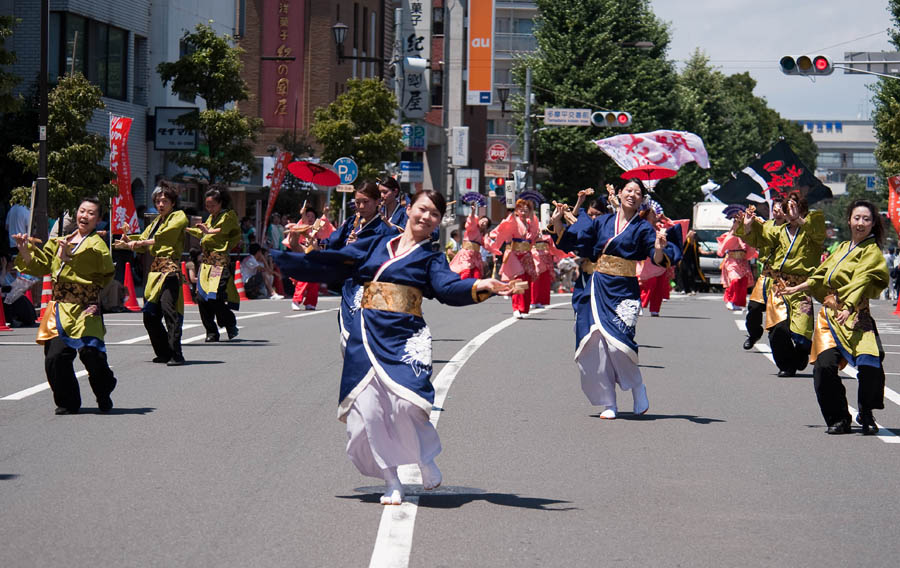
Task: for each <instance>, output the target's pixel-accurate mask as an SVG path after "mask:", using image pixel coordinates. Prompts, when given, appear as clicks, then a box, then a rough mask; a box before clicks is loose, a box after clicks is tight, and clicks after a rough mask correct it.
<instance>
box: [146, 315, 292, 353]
mask: <svg viewBox="0 0 900 568" xmlns="http://www.w3.org/2000/svg"><path fill="white" fill-rule="evenodd" d="M277 313H278V312H257V313H254V314H244V315H240V316H237V317H236V318H235V319H236V320H238V321H241V320H246V319H250V318H258V317H262V316H270V315H272V314H277ZM191 327H199V326H196V325H192V326H191ZM238 329H240V327H239V328H238ZM219 333H225V329H224V328H221V327H220V328H219ZM144 337H146V336H144ZM201 339H206V332H205V331H204V332H203V333H201V334H200V335H195V336H193V337H188V338H187V339H182V340H181V344H182V345H184V344H185V343H194V342H195V341H200V340H201Z"/></svg>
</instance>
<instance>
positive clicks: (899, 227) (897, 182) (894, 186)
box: [888, 176, 900, 233]
mask: <svg viewBox="0 0 900 568" xmlns="http://www.w3.org/2000/svg"><path fill="white" fill-rule="evenodd" d="M888 188H889V189H888V219H890V220H891V224H892V225H893V226H894V230H896V231H897V232H898V233H900V176H891V177H889V178H888Z"/></svg>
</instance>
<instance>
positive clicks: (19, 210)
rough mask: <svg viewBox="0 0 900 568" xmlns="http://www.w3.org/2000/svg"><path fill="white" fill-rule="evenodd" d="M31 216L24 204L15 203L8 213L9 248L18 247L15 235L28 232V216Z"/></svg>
mask: <svg viewBox="0 0 900 568" xmlns="http://www.w3.org/2000/svg"><path fill="white" fill-rule="evenodd" d="M30 216H31V214H30V212H29V210H28V208H27V207H25V206H24V205H18V204H16V205H13V206H12V207H10V208H9V212H7V213H6V231H7V233H8V234H9V248H10V249H15V248H16V240H15V239H14V238H13V235H18V234H23V235H24V234H26V233H28V218H29V217H30Z"/></svg>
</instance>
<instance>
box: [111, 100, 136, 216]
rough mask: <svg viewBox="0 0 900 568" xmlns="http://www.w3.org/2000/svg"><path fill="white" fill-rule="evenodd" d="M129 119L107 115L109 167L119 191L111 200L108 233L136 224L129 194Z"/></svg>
mask: <svg viewBox="0 0 900 568" xmlns="http://www.w3.org/2000/svg"><path fill="white" fill-rule="evenodd" d="M130 131H131V119H130V118H128V117H125V116H115V115H110V117H109V169H110V170H112V171H113V172H115V174H116V186H117V187H118V188H119V193H118V195H116V196H115V197H114V198H113V200H112V227H110V229H111V231H110V234H112V233H115V232H118V231H121V228H122V225H124V224H126V223H127V224H128V226H129V227H131V228H132V230H134V229H136V228H137V226H138V217H137V209H135V207H134V196H133V195H132V194H131V163H130V162H129V160H128V133H129V132H130Z"/></svg>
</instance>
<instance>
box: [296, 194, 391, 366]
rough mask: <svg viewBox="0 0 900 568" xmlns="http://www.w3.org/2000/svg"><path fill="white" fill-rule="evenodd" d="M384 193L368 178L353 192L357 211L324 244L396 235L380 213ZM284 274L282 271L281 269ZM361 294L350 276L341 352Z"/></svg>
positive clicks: (343, 296) (341, 318) (332, 246)
mask: <svg viewBox="0 0 900 568" xmlns="http://www.w3.org/2000/svg"><path fill="white" fill-rule="evenodd" d="M380 200H381V193H380V192H379V190H378V184H376V183H375V182H371V181H370V182H366V183H364V184H363V185H362V186H361V187H360V188H359V189H357V190H356V193H355V194H354V201H355V203H356V214H354V215H353V216H352V217H348V218H347V220H346V221H344V223H343V224H342V225H341V226H340V227H339V228H338V229H337V230H336V231H335V232H334V233H332V235H331V236H330V237H328V238H327V239H324V240H323V241H322V243H321V247H322V248H323V249H326V250H340V249H342V248H344V247H345V246H347V245H348V244H350V243H353V242H355V241H356V240H358V239H365V238H367V237H371V236H375V235H378V236H384V235H389V236H392V237H395V236H397V235H398V234H400V233H399V231H398V229H397V228H396V227H394V226H392V225H389V224H388V223H385V222H384V220H383V219H382V218H381V217H380V216H379V215H378V204H379V201H380ZM282 274H283V273H282ZM361 298H362V288H361V287H360V285H359V284H358V283H356V282H354V280H353V279H352V278H347V280H345V281H344V285H343V287H342V288H341V311H340V312H338V327H339V328H340V331H341V353H343V352H344V348H345V346H346V345H347V338H348V337H349V336H350V327H351V322H352V321H353V316H354V315H355V314H356V312H357V311H358V310H359V301H360V299H361Z"/></svg>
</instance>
